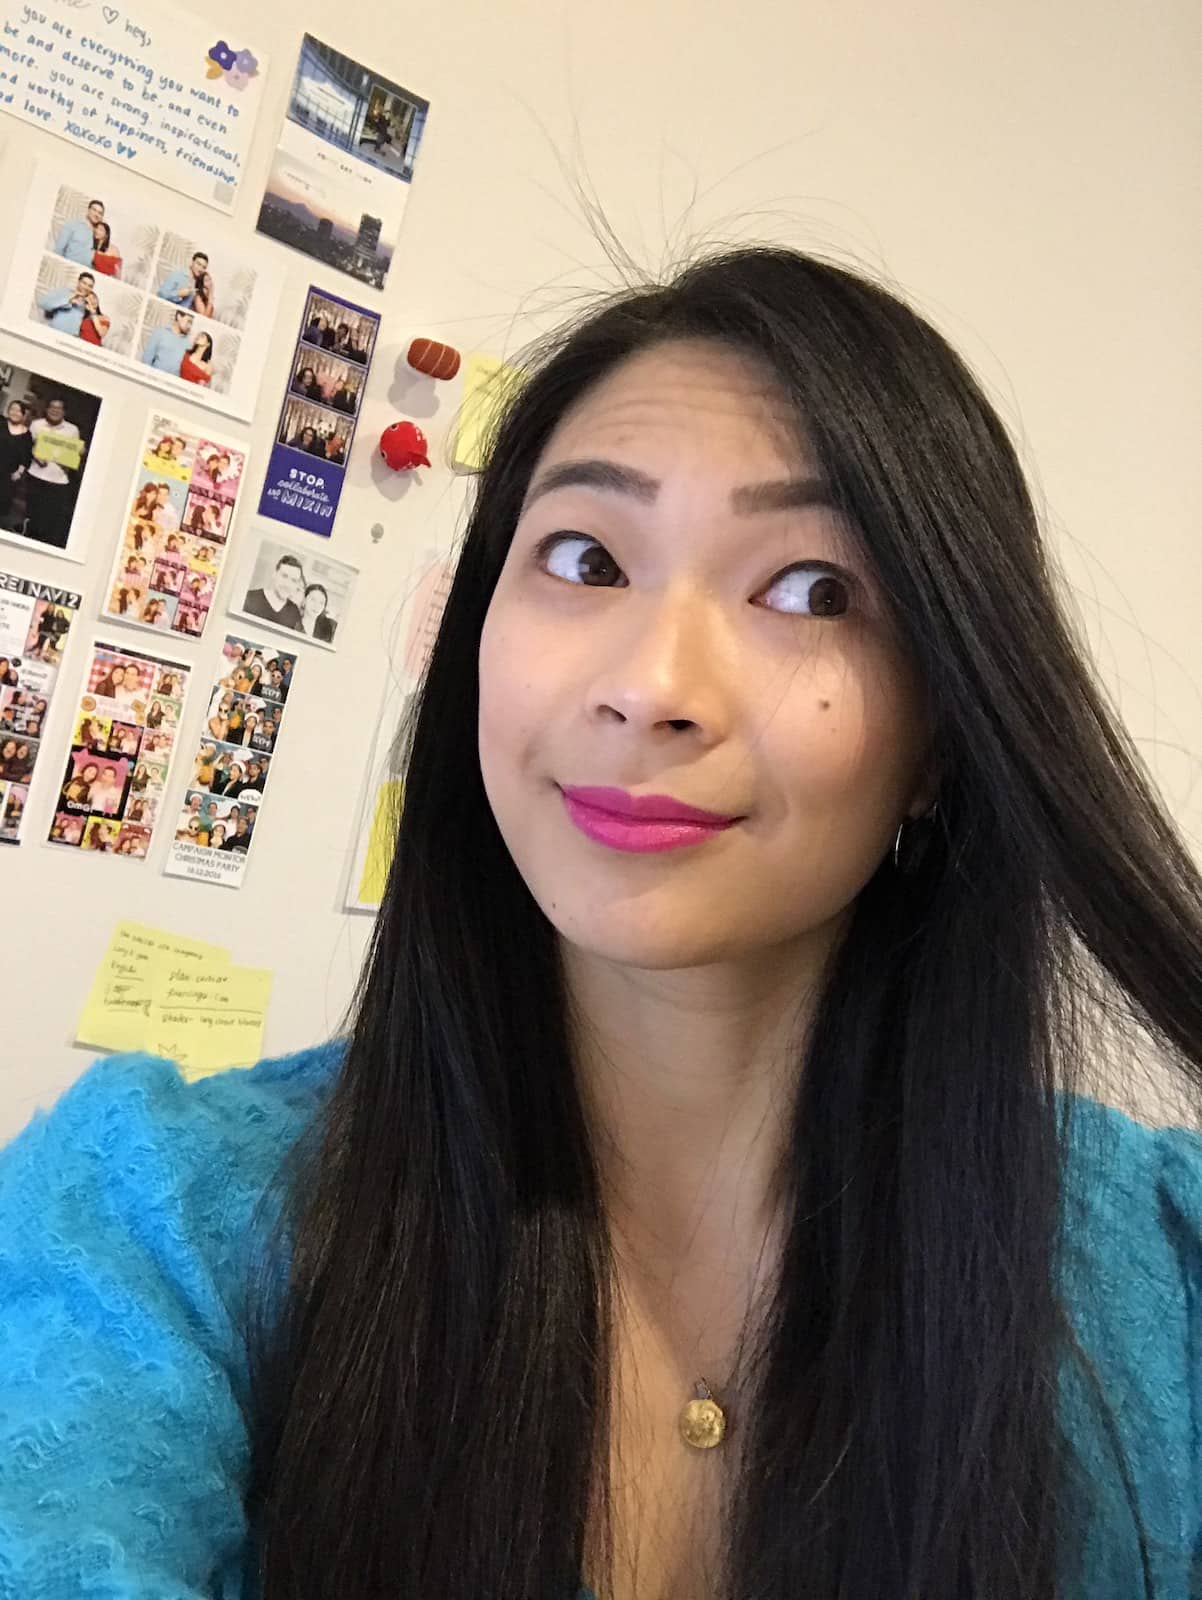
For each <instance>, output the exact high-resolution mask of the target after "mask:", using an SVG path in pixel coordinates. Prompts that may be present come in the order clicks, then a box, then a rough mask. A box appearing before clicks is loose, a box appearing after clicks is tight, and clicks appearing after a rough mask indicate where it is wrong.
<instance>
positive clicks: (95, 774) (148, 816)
mask: <svg viewBox="0 0 1202 1600" xmlns="http://www.w3.org/2000/svg"><path fill="white" fill-rule="evenodd" d="M190 673H191V668H190V667H189V665H188V663H187V662H186V661H176V660H174V659H172V658H169V657H166V656H160V655H149V654H147V653H146V652H145V651H142V650H129V649H127V648H126V647H125V646H124V645H120V644H110V643H109V642H108V641H107V640H103V641H102V640H96V641H94V642H93V644H92V648H91V653H90V656H89V659H88V664H87V667H86V669H85V671H84V678H83V686H82V688H81V690H80V695H79V700H78V703H77V707H76V716H75V723H74V727H73V729H72V734H71V748H70V751H69V752H68V755H67V762H66V767H65V770H64V772H63V778H62V782H61V783H60V785H59V792H58V796H57V799H56V802H55V806H54V811H53V814H52V818H51V823H50V831H49V833H48V835H47V843H48V844H52V845H57V846H60V847H62V848H66V849H76V850H84V851H89V852H92V853H94V854H99V855H119V856H127V857H130V858H132V859H134V860H143V859H145V857H146V855H147V854H148V852H149V850H150V845H151V841H152V839H153V837H154V833H155V829H156V827H157V826H158V823H159V820H160V816H161V812H162V805H163V796H164V793H165V792H166V788H167V782H168V778H169V775H170V771H171V761H172V757H173V755H174V753H175V747H176V743H177V741H178V734H179V725H180V719H181V717H182V716H183V710H184V704H185V701H186V699H187V691H188V678H189V675H190Z"/></svg>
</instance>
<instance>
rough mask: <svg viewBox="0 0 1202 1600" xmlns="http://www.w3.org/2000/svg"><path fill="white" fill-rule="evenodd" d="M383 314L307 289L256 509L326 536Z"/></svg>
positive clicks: (323, 291) (340, 492) (332, 527)
mask: <svg viewBox="0 0 1202 1600" xmlns="http://www.w3.org/2000/svg"><path fill="white" fill-rule="evenodd" d="M379 331H380V318H379V317H378V316H377V315H376V313H375V312H374V311H368V310H366V309H365V307H363V306H357V305H353V304H352V303H351V302H350V301H349V300H342V299H340V298H339V297H338V296H337V295H334V294H329V293H328V292H327V291H325V290H323V289H317V288H310V290H309V293H308V294H307V295H306V297H305V309H304V312H303V314H302V316H301V325H300V329H299V331H298V333H297V338H296V344H295V346H294V348H293V352H292V359H291V362H290V364H289V367H288V383H287V387H286V390H285V393H284V403H283V405H282V407H281V408H280V417H279V421H278V423H277V424H276V436H275V442H274V444H273V445H272V447H271V458H270V460H269V461H268V463H267V476H266V477H265V479H264V480H263V489H262V493H261V494H260V495H259V515H260V516H262V517H271V518H272V519H273V520H275V521H276V522H284V523H287V524H288V526H289V527H292V528H304V529H306V530H307V531H308V532H309V533H319V534H322V535H324V536H325V537H326V538H328V537H329V536H330V534H331V533H332V532H333V529H334V517H335V515H336V514H337V511H338V502H339V499H340V498H341V495H342V486H343V484H344V483H345V481H346V463H347V461H348V460H349V458H350V451H351V442H352V440H353V439H354V437H355V427H356V424H357V423H358V420H359V410H360V407H361V405H362V401H363V394H364V391H365V389H366V387H367V378H368V374H369V372H370V371H371V363H372V357H373V356H374V354H375V349H376V339H377V337H378V334H379Z"/></svg>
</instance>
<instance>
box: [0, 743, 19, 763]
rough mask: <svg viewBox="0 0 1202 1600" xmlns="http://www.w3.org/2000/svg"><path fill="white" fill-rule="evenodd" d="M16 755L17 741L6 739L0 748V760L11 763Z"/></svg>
mask: <svg viewBox="0 0 1202 1600" xmlns="http://www.w3.org/2000/svg"><path fill="white" fill-rule="evenodd" d="M16 753H17V741H16V740H15V739H6V740H5V741H4V745H3V747H2V748H0V760H4V761H11V760H12V758H13V757H14V756H15V755H16Z"/></svg>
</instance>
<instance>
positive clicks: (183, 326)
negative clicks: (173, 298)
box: [142, 311, 192, 378]
mask: <svg viewBox="0 0 1202 1600" xmlns="http://www.w3.org/2000/svg"><path fill="white" fill-rule="evenodd" d="M191 333H192V313H191V312H190V311H177V312H176V313H175V316H174V317H172V319H171V326H170V327H169V328H155V329H154V331H153V332H152V333H151V335H150V338H149V339H148V340H147V341H146V348H145V349H144V350H143V351H142V361H143V362H144V364H145V365H146V366H148V367H154V368H156V370H157V371H159V372H170V373H172V374H174V376H175V377H177V378H178V377H179V368H180V362H181V361H182V360H183V359H184V351H185V350H186V349H187V348H188V339H189V336H190V335H191Z"/></svg>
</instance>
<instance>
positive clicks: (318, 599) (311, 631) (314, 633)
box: [301, 583, 334, 644]
mask: <svg viewBox="0 0 1202 1600" xmlns="http://www.w3.org/2000/svg"><path fill="white" fill-rule="evenodd" d="M329 603H330V597H329V595H328V594H327V592H326V590H325V587H324V586H323V585H322V584H320V583H310V584H309V585H307V587H306V589H305V597H304V600H303V601H302V602H301V632H302V633H307V634H308V635H309V637H310V638H311V639H320V640H322V641H323V642H324V643H325V644H330V643H331V642H332V640H333V638H334V619H333V617H331V616H330V614H329V612H328V611H327V609H326V607H327V606H328V605H329Z"/></svg>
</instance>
